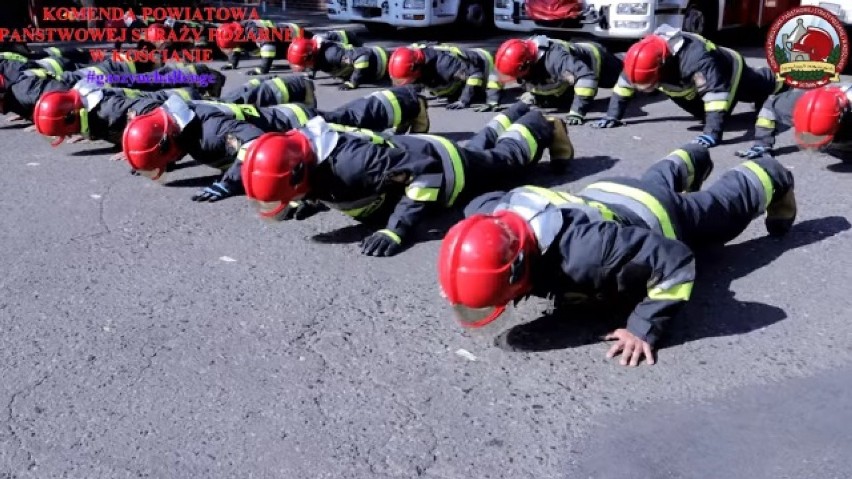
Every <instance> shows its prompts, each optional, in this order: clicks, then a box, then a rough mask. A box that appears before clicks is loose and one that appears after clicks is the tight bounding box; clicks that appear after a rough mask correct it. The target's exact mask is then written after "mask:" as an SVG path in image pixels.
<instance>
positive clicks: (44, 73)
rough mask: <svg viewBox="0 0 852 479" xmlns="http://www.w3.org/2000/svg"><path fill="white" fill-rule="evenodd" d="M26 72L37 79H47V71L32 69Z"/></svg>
mask: <svg viewBox="0 0 852 479" xmlns="http://www.w3.org/2000/svg"><path fill="white" fill-rule="evenodd" d="M28 71H29V72H30V73H32V74H33V75H35V76H37V77H39V78H46V77H47V70H45V69H44V68H34V69H32V70H28Z"/></svg>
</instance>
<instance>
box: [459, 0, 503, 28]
mask: <svg viewBox="0 0 852 479" xmlns="http://www.w3.org/2000/svg"><path fill="white" fill-rule="evenodd" d="M489 5H490V7H489ZM456 23H457V24H458V26H459V27H466V28H471V29H472V31H477V32H483V31H485V30H490V29H491V28H492V27H493V26H494V4H493V2H490V1H487V0H462V2H461V4H460V5H459V15H458V18H457V20H456Z"/></svg>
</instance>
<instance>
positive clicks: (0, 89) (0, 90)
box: [0, 74, 7, 114]
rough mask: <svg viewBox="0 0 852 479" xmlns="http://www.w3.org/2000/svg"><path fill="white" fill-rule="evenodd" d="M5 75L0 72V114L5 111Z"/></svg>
mask: <svg viewBox="0 0 852 479" xmlns="http://www.w3.org/2000/svg"><path fill="white" fill-rule="evenodd" d="M6 84H7V81H6V77H4V76H3V75H2V74H0V114H5V113H6V102H5V101H4V100H5V99H6Z"/></svg>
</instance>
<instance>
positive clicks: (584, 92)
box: [574, 86, 597, 97]
mask: <svg viewBox="0 0 852 479" xmlns="http://www.w3.org/2000/svg"><path fill="white" fill-rule="evenodd" d="M595 93H597V92H595V89H594V88H587V87H579V86H575V87H574V94H575V95H577V96H591V97H593V96H595Z"/></svg>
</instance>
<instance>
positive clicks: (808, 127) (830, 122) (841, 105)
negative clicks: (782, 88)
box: [793, 87, 849, 148]
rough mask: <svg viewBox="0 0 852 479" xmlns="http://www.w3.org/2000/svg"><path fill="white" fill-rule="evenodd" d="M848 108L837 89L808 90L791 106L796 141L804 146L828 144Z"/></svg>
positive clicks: (847, 101)
mask: <svg viewBox="0 0 852 479" xmlns="http://www.w3.org/2000/svg"><path fill="white" fill-rule="evenodd" d="M847 111H849V99H848V98H847V97H846V94H845V93H844V92H843V90H841V89H840V88H836V87H827V88H817V89H815V90H808V92H806V93H805V94H804V95H802V96H801V98H799V99H798V100H797V101H796V105H795V106H794V107H793V128H794V129H795V136H796V141H797V142H798V143H799V145H801V146H802V147H803V148H819V147H822V146H825V145H827V144H829V143H831V140H833V139H834V134H835V133H837V130H838V129H839V128H840V120H841V119H842V118H843V115H844V114H845V113H846V112H847Z"/></svg>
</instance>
